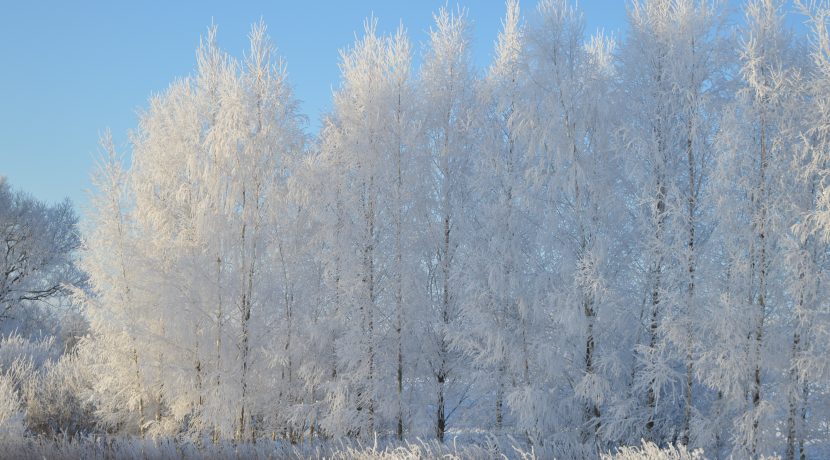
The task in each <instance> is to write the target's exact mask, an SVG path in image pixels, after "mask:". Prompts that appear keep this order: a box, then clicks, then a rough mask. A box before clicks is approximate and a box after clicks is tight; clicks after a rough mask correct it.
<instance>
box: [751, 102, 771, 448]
mask: <svg viewBox="0 0 830 460" xmlns="http://www.w3.org/2000/svg"><path fill="white" fill-rule="evenodd" d="M760 125H761V138H760V142H761V152H760V153H761V158H760V160H761V161H760V171H759V178H758V223H757V231H758V246H759V255H758V300H757V307H758V317H757V318H756V321H755V333H754V342H755V344H754V345H755V370H754V375H753V380H752V408H753V410H756V411H757V410H758V407H759V406H760V405H761V359H762V358H761V347H762V343H763V339H764V320H765V319H766V286H767V260H766V256H767V242H766V237H767V234H766V232H767V228H766V225H767V202H766V196H767V184H766V169H767V145H766V121H765V117H764V116H763V115H762V116H761V123H760ZM758 422H759V420H758V417H757V414H755V415H754V416H753V420H752V441H751V446H750V456H751V457H753V458H754V457H755V454H756V451H757V445H758Z"/></svg>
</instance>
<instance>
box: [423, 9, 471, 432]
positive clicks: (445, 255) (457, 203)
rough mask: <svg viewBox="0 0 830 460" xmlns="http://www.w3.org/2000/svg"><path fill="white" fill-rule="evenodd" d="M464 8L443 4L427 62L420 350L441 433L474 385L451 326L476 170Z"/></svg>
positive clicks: (456, 320) (456, 317) (456, 321)
mask: <svg viewBox="0 0 830 460" xmlns="http://www.w3.org/2000/svg"><path fill="white" fill-rule="evenodd" d="M467 24H468V22H467V19H466V12H464V11H457V12H450V11H449V10H447V9H446V8H442V9H441V10H440V11H439V12H438V13H437V14H436V15H435V26H434V27H433V28H432V29H431V30H430V44H429V48H428V51H427V53H426V56H425V58H424V62H423V64H422V67H421V81H420V85H419V89H420V91H421V103H422V104H423V107H424V109H423V112H422V123H423V130H424V136H425V140H424V142H425V145H426V147H425V148H426V149H427V161H428V163H427V164H428V166H429V170H428V171H427V174H426V175H425V177H424V179H425V180H427V181H428V182H427V184H428V185H427V186H426V187H425V193H426V196H425V199H426V200H427V203H426V209H425V212H426V216H425V217H426V219H425V221H424V224H423V225H424V226H425V231H426V232H427V237H426V238H425V239H424V241H423V245H422V248H421V249H422V253H421V255H420V257H421V258H422V264H423V265H424V266H425V267H426V269H427V271H428V280H429V285H428V286H426V289H427V292H428V302H429V306H428V307H427V308H428V309H429V310H430V312H431V317H428V318H425V321H426V324H427V339H426V341H427V342H428V343H427V344H426V345H425V347H424V349H423V350H422V353H423V354H424V359H425V361H426V362H427V366H428V367H429V369H430V371H431V374H432V375H431V376H430V379H431V381H432V382H433V383H434V384H435V399H434V404H435V406H434V407H435V419H434V420H435V436H436V437H437V438H438V440H440V441H443V440H444V436H445V434H446V431H447V424H448V419H449V418H450V416H451V415H452V414H453V412H454V411H455V410H456V409H457V408H458V407H459V406H460V405H461V403H462V399H463V397H464V388H465V387H467V386H469V385H470V383H471V382H470V381H469V380H468V379H467V378H466V376H465V375H464V373H463V372H462V369H463V361H462V360H461V359H460V358H461V356H460V354H459V353H458V352H457V351H456V349H455V348H454V347H453V345H452V337H451V335H452V331H453V330H454V329H456V328H460V327H463V326H462V323H461V315H460V303H461V301H462V296H463V295H464V294H465V293H464V290H465V286H464V284H463V281H462V280H463V276H462V273H463V272H462V270H463V267H464V263H465V257H467V253H469V251H471V250H473V248H472V247H471V246H470V245H469V241H467V240H466V239H465V235H467V234H468V233H467V232H468V231H469V230H468V229H469V216H470V214H469V210H470V209H471V204H470V203H471V201H472V197H471V196H470V175H471V170H472V159H473V154H474V148H475V146H476V130H475V128H476V125H475V121H476V111H475V108H476V104H475V94H474V91H473V90H474V76H473V70H472V67H471V63H470V59H471V58H470V49H469V48H470V46H469V43H470V38H469V30H468V25H467Z"/></svg>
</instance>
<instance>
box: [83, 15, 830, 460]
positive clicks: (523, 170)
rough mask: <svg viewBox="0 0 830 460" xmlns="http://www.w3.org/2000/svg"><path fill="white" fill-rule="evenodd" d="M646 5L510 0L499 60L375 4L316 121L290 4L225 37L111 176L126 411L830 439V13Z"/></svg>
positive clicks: (163, 428)
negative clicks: (412, 34)
mask: <svg viewBox="0 0 830 460" xmlns="http://www.w3.org/2000/svg"><path fill="white" fill-rule="evenodd" d="M628 10H629V14H628V28H627V30H626V31H625V32H624V37H625V39H624V40H623V42H622V43H620V44H619V45H617V44H615V42H614V40H612V39H609V38H608V37H605V36H603V35H598V36H594V37H588V36H587V35H586V32H585V29H584V22H583V19H582V16H581V13H580V12H579V11H578V9H577V8H576V7H575V6H573V5H571V4H570V3H569V2H568V1H565V0H542V1H541V2H540V3H539V5H538V7H537V8H536V11H535V13H533V14H532V15H530V16H529V18H528V20H527V21H526V22H525V21H524V20H523V18H522V16H521V14H520V11H519V5H518V3H516V2H514V1H512V0H511V1H509V2H508V4H507V14H506V16H505V19H504V21H503V30H502V31H501V33H500V35H499V37H498V40H497V43H496V48H495V53H494V59H493V63H492V64H491V66H490V67H489V68H488V69H486V72H484V73H483V74H479V73H478V72H477V71H476V70H475V69H474V68H473V66H472V65H471V57H470V49H469V45H470V30H469V23H468V21H467V19H466V17H465V14H464V13H463V12H455V13H453V12H450V11H447V10H441V11H440V12H439V13H438V14H437V15H436V16H435V25H434V27H433V28H432V29H431V31H430V33H429V40H428V44H427V45H426V47H425V52H424V54H423V57H422V58H421V59H420V61H421V64H420V66H419V68H418V69H415V68H414V66H413V54H414V53H413V50H412V46H411V44H410V42H409V40H408V38H407V35H406V33H405V31H403V30H399V31H398V32H397V33H396V34H392V35H383V34H379V33H378V32H377V30H376V23H375V21H369V22H367V24H366V27H365V33H364V34H363V36H362V38H360V39H359V40H357V41H356V43H355V44H354V45H353V46H352V47H350V48H349V49H347V50H345V51H343V52H342V54H341V63H340V69H341V72H342V82H341V84H340V86H339V88H338V89H337V90H336V91H335V92H334V95H333V109H332V111H331V113H330V114H329V115H328V116H327V117H326V118H325V120H324V123H323V127H322V128H321V130H320V133H319V136H318V137H317V138H315V139H311V138H309V137H308V136H307V135H306V134H305V131H304V123H305V119H304V118H303V116H302V115H301V114H300V113H299V112H298V108H297V101H296V99H295V98H294V97H293V95H292V92H291V89H290V86H289V85H288V84H287V81H286V72H285V67H284V65H283V63H282V61H281V60H279V59H278V58H277V57H276V56H275V53H274V51H273V49H272V46H271V44H270V43H269V41H268V39H267V36H266V34H265V27H264V26H263V25H261V24H260V25H257V26H255V27H254V28H253V29H252V32H251V35H250V39H251V40H250V41H251V47H250V50H249V51H247V52H246V53H245V54H244V58H243V59H241V60H238V59H235V58H233V57H231V56H229V55H227V54H225V53H224V52H222V51H221V50H220V49H219V48H218V47H217V44H216V37H215V31H214V30H211V31H210V33H209V34H208V35H207V37H206V39H204V41H203V43H202V45H201V47H200V48H199V50H198V53H197V58H198V59H197V64H198V65H197V69H196V72H195V74H194V75H193V76H191V77H188V78H185V79H181V80H178V81H176V82H175V83H174V84H172V85H171V86H170V88H169V89H168V90H166V91H165V92H163V93H162V94H160V95H157V96H155V97H153V98H152V99H151V100H150V103H149V107H148V108H147V109H146V111H145V112H143V113H142V114H141V116H140V122H139V126H138V128H137V130H136V131H135V132H134V133H133V134H132V138H131V160H132V162H131V166H130V167H129V168H128V169H127V168H125V167H124V166H122V165H123V162H122V160H121V158H120V157H119V155H118V154H117V153H116V152H115V149H114V148H113V146H112V143H111V141H109V140H107V139H105V141H104V147H105V150H106V152H107V155H105V158H104V159H103V161H102V163H101V167H100V168H99V170H98V172H97V173H96V175H95V177H94V179H95V184H96V186H97V187H98V193H97V194H96V195H94V197H93V208H94V209H93V212H91V213H90V215H89V219H88V222H87V223H88V229H87V231H86V238H85V252H84V253H83V266H84V267H85V269H86V270H87V271H88V272H89V274H90V282H91V288H90V290H89V292H87V294H86V295H87V299H86V302H87V305H88V307H87V312H88V315H89V317H90V320H91V325H92V330H93V334H91V335H90V337H88V338H87V339H86V340H85V341H84V343H83V344H82V346H81V348H80V351H79V353H80V355H81V356H79V359H78V362H83V363H85V365H86V366H88V369H89V370H90V371H91V375H94V379H92V380H91V388H90V391H91V396H90V397H91V400H94V401H95V402H96V411H97V414H98V417H99V418H100V423H101V424H102V427H104V428H106V429H107V430H109V431H111V432H117V433H131V434H136V435H144V436H186V437H194V438H197V439H202V440H210V439H212V440H214V441H218V440H221V439H237V440H249V439H259V438H263V437H268V438H278V439H288V440H291V441H299V440H301V439H308V438H313V437H323V438H331V437H334V438H337V437H343V436H346V437H358V438H367V437H371V436H374V435H375V433H378V434H380V435H382V436H388V437H397V438H400V439H403V438H405V437H408V438H412V437H416V436H419V437H431V436H434V437H437V438H438V439H439V440H442V441H443V440H445V439H447V438H448V437H455V436H474V435H475V433H477V432H480V431H481V430H485V431H487V432H491V433H495V434H502V435H510V436H513V437H514V438H515V439H521V440H525V442H529V443H532V444H533V445H536V446H543V447H544V448H546V449H549V450H550V451H551V452H554V453H556V454H557V455H559V456H562V457H563V458H572V457H574V456H583V455H584V456H589V457H590V456H593V455H595V454H596V453H597V452H598V451H600V450H605V449H608V448H609V447H611V446H614V445H619V444H631V443H638V442H639V440H640V439H641V438H645V439H648V440H654V441H655V442H658V443H667V442H676V443H683V444H689V445H691V446H696V447H703V448H705V449H706V451H707V452H708V453H709V454H710V455H712V456H714V457H718V456H722V455H727V454H729V453H733V454H735V455H737V456H739V457H744V456H748V457H755V456H756V455H760V454H767V453H772V452H778V453H780V454H782V455H785V456H786V458H788V459H792V458H795V457H799V456H800V457H801V458H804V457H805V455H806V456H809V455H819V453H821V452H823V453H825V454H826V453H828V452H830V450H828V449H830V442H829V441H830V406H828V404H829V403H830V388H828V387H827V383H826V382H828V378H830V369H828V357H827V356H828V355H827V353H828V352H830V350H828V343H830V317H828V313H830V304H829V303H828V302H830V301H828V298H829V297H828V292H827V287H828V284H829V283H830V281H828V280H826V279H825V278H826V276H827V274H828V269H830V265H828V263H829V262H830V261H828V257H827V256H828V250H827V249H828V246H827V241H828V234H830V230H828V228H830V218H828V216H829V215H830V206H829V204H830V188H828V187H827V185H828V182H827V181H828V178H827V173H828V171H830V169H829V168H828V166H830V165H828V164H826V159H827V158H828V157H827V153H828V147H830V143H828V142H830V139H829V138H828V134H830V133H829V132H828V127H830V104H828V96H827V95H828V94H830V92H828V90H827V88H829V87H830V38H829V36H828V31H827V29H826V28H825V27H826V24H827V19H828V12H827V10H825V9H822V8H818V7H812V8H810V7H804V8H802V13H805V16H804V17H805V18H807V19H810V21H811V22H809V24H810V26H811V32H810V33H809V34H806V35H805V36H796V35H794V34H793V33H792V32H791V31H790V30H789V29H788V28H787V27H785V24H784V11H783V10H782V5H781V3H780V2H777V1H774V0H753V1H750V2H748V3H747V4H746V5H745V8H744V10H743V13H744V14H743V17H742V18H740V19H738V20H737V23H738V25H737V26H730V25H729V23H728V20H729V19H730V18H731V17H730V16H727V13H728V12H727V11H726V8H725V6H724V5H721V4H719V3H712V2H708V1H698V0H644V1H638V2H633V3H631V4H629V6H628ZM805 37H807V38H805ZM808 38H809V40H808Z"/></svg>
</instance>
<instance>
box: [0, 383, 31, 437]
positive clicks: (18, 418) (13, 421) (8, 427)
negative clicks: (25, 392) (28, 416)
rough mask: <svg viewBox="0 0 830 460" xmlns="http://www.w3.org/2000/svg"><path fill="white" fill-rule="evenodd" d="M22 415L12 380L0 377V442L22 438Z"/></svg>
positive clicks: (21, 408) (23, 428)
mask: <svg viewBox="0 0 830 460" xmlns="http://www.w3.org/2000/svg"><path fill="white" fill-rule="evenodd" d="M23 419H24V414H23V407H22V404H21V401H20V396H18V394H17V390H16V389H15V385H14V382H13V379H12V378H11V377H10V376H8V375H0V442H4V441H8V440H13V439H19V438H22V436H23V432H24V430H25V427H24V424H23Z"/></svg>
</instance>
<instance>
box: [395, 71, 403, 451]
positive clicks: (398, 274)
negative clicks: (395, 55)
mask: <svg viewBox="0 0 830 460" xmlns="http://www.w3.org/2000/svg"><path fill="white" fill-rule="evenodd" d="M402 111H403V107H402V105H401V88H400V86H399V87H398V108H397V122H398V131H397V141H398V154H397V157H396V158H395V166H396V167H397V168H396V169H397V173H398V177H397V181H396V182H395V189H396V193H395V198H396V201H397V203H395V205H396V206H395V338H396V339H397V342H398V343H397V345H398V357H397V358H398V363H397V364H398V369H397V375H396V384H397V385H396V387H395V390H396V392H397V399H398V401H397V402H398V414H397V417H398V421H397V422H398V423H397V427H396V432H397V435H398V441H403V332H402V329H403V247H402V242H401V235H402V233H403V175H402V171H401V170H402V162H403V139H402V136H401V132H402V129H403V128H402V126H401V123H402V116H403V114H402Z"/></svg>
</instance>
